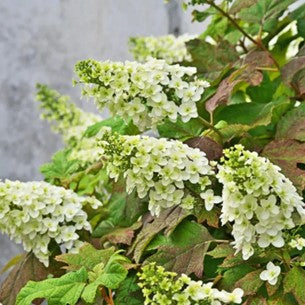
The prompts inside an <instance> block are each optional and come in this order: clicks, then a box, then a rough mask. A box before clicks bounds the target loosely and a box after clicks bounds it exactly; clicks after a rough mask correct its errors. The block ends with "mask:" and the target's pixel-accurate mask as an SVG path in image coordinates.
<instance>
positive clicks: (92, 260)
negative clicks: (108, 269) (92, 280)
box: [56, 243, 115, 271]
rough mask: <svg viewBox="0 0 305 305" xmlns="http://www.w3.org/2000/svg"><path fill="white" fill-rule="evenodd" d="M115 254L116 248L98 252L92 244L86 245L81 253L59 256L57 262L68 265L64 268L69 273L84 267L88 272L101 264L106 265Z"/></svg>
mask: <svg viewBox="0 0 305 305" xmlns="http://www.w3.org/2000/svg"><path fill="white" fill-rule="evenodd" d="M114 253H115V250H114V248H109V249H105V250H97V249H95V248H94V247H93V246H92V245H91V244H88V243H86V244H85V245H84V246H82V247H81V248H80V250H79V253H77V254H72V253H67V254H62V255H59V256H57V257H56V260H57V261H59V262H62V263H65V264H67V265H68V266H66V267H64V268H65V269H67V270H69V271H76V270H79V269H81V268H83V267H85V269H86V270H87V271H90V270H92V269H93V268H94V267H95V266H96V265H98V264H100V263H103V264H104V265H106V264H107V262H108V261H109V259H110V258H111V256H112V255H113V254H114Z"/></svg>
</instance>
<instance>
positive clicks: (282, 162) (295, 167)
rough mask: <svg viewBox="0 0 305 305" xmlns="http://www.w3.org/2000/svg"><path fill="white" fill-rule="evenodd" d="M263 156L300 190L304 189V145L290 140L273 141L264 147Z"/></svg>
mask: <svg viewBox="0 0 305 305" xmlns="http://www.w3.org/2000/svg"><path fill="white" fill-rule="evenodd" d="M263 156H265V157H267V158H268V159H269V160H270V161H271V162H273V163H274V164H276V165H278V166H279V167H280V168H281V169H282V172H283V174H284V175H285V176H286V177H288V178H289V179H290V180H291V181H292V182H293V183H294V185H295V186H296V187H297V188H298V189H299V190H300V191H302V190H304V189H305V171H304V170H303V169H302V165H303V164H305V143H300V142H298V141H296V140H292V139H284V140H274V141H272V142H270V143H269V144H268V145H267V146H265V148H264V150H263Z"/></svg>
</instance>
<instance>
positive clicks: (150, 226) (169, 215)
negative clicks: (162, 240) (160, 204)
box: [130, 207, 189, 263]
mask: <svg viewBox="0 0 305 305" xmlns="http://www.w3.org/2000/svg"><path fill="white" fill-rule="evenodd" d="M188 215H189V213H188V212H186V211H185V210H182V209H180V208H179V207H178V208H175V209H167V210H164V211H162V212H161V214H160V216H159V217H158V218H155V219H152V220H151V222H147V223H146V224H145V225H144V226H143V228H142V230H141V231H140V233H139V234H138V236H137V238H136V240H135V242H134V243H133V245H132V248H131V250H130V252H131V251H133V252H134V254H133V257H134V260H135V261H136V263H139V261H140V259H141V256H142V254H143V251H144V250H145V248H146V247H147V246H148V244H149V243H150V242H151V241H152V239H153V238H154V237H155V235H156V234H158V233H159V232H161V231H162V230H164V229H166V231H165V233H168V232H171V231H172V230H173V229H174V228H175V227H176V226H177V225H178V224H179V223H180V222H181V221H182V220H183V219H184V218H186V217H187V216H188Z"/></svg>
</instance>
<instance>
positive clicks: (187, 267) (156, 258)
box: [144, 220, 213, 277]
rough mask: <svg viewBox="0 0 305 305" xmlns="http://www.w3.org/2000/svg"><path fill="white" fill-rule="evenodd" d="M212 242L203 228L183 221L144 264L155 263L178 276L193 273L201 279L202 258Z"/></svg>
mask: <svg viewBox="0 0 305 305" xmlns="http://www.w3.org/2000/svg"><path fill="white" fill-rule="evenodd" d="M212 241H213V237H212V236H211V235H210V233H209V231H208V230H207V229H206V228H205V227H204V226H202V225H200V224H198V223H196V222H192V221H188V220H185V221H183V222H182V223H181V224H179V225H178V226H177V228H176V229H175V230H174V231H173V233H172V234H170V235H169V236H168V237H166V239H165V240H164V239H163V240H162V242H161V244H160V246H159V247H157V252H156V253H155V254H153V255H151V256H149V257H148V258H147V259H146V260H145V261H144V264H145V263H149V262H157V264H158V265H161V266H163V267H164V268H166V269H167V270H170V271H174V272H177V273H178V274H182V273H184V274H191V273H194V274H195V275H196V276H197V277H202V274H203V266H204V264H203V262H204V257H205V255H206V253H207V251H208V248H209V246H210V243H211V242H212Z"/></svg>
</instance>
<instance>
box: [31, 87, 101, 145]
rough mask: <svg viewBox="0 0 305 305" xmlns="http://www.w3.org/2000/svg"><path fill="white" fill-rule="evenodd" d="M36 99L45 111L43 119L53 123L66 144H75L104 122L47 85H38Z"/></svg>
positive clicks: (42, 115) (54, 128) (53, 127)
mask: <svg viewBox="0 0 305 305" xmlns="http://www.w3.org/2000/svg"><path fill="white" fill-rule="evenodd" d="M36 99H37V100H38V101H39V102H40V108H42V109H43V113H42V114H41V118H42V119H45V120H47V121H49V122H53V123H54V125H53V126H52V129H53V130H54V131H55V132H57V133H60V134H61V135H62V136H63V140H64V142H65V143H66V144H69V145H71V144H75V142H77V141H78V140H80V139H81V138H82V136H83V133H84V132H85V130H86V129H87V128H88V127H89V126H91V125H93V124H95V123H97V122H100V121H101V120H102V118H101V117H100V116H99V115H95V114H93V113H89V112H85V111H83V110H82V109H80V108H78V107H77V106H76V105H75V104H73V103H70V102H69V97H67V96H64V95H60V94H59V92H57V91H56V90H52V89H50V88H49V87H48V86H46V85H41V84H37V95H36Z"/></svg>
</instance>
